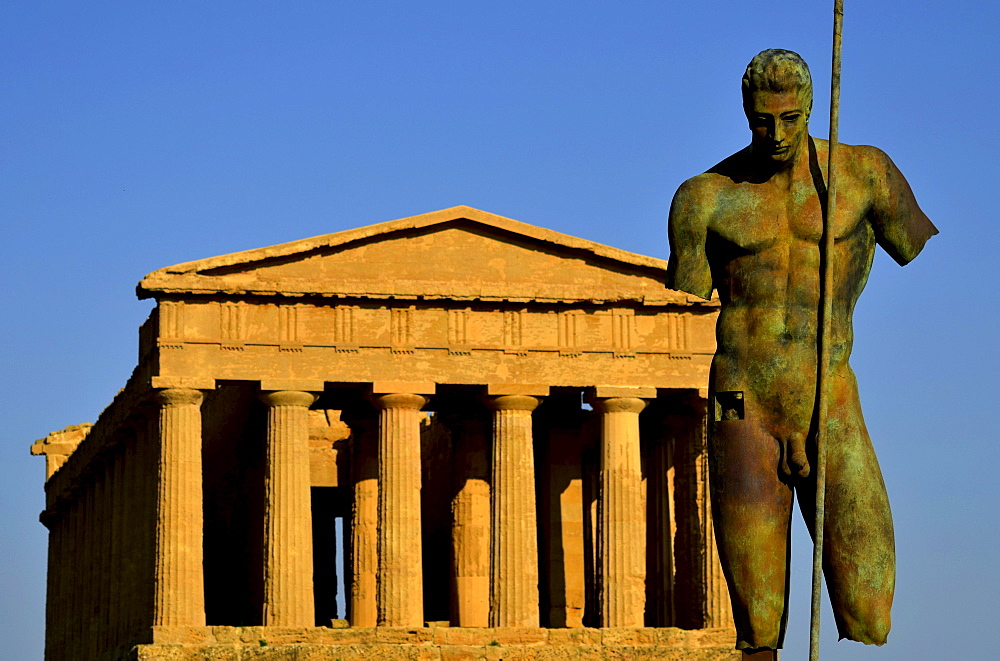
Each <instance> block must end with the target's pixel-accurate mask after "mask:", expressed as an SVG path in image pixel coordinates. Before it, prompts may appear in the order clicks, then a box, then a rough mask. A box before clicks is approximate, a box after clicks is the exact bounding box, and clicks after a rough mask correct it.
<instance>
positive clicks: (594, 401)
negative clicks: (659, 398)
mask: <svg viewBox="0 0 1000 661" xmlns="http://www.w3.org/2000/svg"><path fill="white" fill-rule="evenodd" d="M589 401H590V405H591V406H593V407H594V410H595V411H597V412H599V413H641V412H642V410H643V409H644V408H646V400H644V399H640V398H638V397H594V398H591V399H590V400H589Z"/></svg>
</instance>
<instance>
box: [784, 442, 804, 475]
mask: <svg viewBox="0 0 1000 661" xmlns="http://www.w3.org/2000/svg"><path fill="white" fill-rule="evenodd" d="M809 471H810V468H809V459H808V457H806V437H805V434H790V435H789V436H788V437H787V438H785V439H782V441H781V472H782V473H784V474H785V475H786V476H788V477H809Z"/></svg>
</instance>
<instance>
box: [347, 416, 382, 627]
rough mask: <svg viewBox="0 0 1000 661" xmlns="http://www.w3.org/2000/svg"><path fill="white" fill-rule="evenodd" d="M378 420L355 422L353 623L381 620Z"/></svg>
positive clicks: (365, 624)
mask: <svg viewBox="0 0 1000 661" xmlns="http://www.w3.org/2000/svg"><path fill="white" fill-rule="evenodd" d="M377 427H378V421H377V420H375V419H366V418H362V419H359V420H358V421H357V422H356V423H352V425H351V433H352V441H351V454H352V461H353V467H352V468H353V470H352V472H353V482H354V508H353V511H352V515H351V588H350V593H351V605H350V619H351V626H352V627H374V626H375V625H376V624H378V580H377V577H378V433H377Z"/></svg>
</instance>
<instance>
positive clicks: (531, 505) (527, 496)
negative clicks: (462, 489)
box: [490, 395, 539, 627]
mask: <svg viewBox="0 0 1000 661" xmlns="http://www.w3.org/2000/svg"><path fill="white" fill-rule="evenodd" d="M538 402H539V400H538V398H537V397H532V396H528V395H501V396H497V397H494V398H493V399H492V406H493V409H494V411H495V413H494V417H493V470H492V480H491V485H492V489H493V491H492V508H491V509H492V526H491V544H490V551H491V554H490V555H491V571H490V574H491V581H490V626H492V627H537V626H538V625H539V619H538V536H537V535H538V533H537V530H536V525H537V522H536V513H535V459H534V449H533V447H532V436H531V412H532V411H533V410H535V407H536V406H538Z"/></svg>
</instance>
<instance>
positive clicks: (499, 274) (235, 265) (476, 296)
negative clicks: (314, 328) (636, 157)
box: [138, 206, 700, 304]
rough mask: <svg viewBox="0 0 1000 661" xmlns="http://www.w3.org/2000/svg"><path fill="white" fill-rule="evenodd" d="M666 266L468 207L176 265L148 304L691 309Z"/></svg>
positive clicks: (162, 274)
mask: <svg viewBox="0 0 1000 661" xmlns="http://www.w3.org/2000/svg"><path fill="white" fill-rule="evenodd" d="M665 269H666V262H665V261H663V260H659V259H655V258H652V257H647V256H645V255H637V254H635V253H630V252H627V251H624V250H619V249H617V248H612V247H609V246H605V245H602V244H599V243H594V242H593V241H587V240H585V239H580V238H577V237H573V236H569V235H566V234H560V233H559V232H554V231H552V230H548V229H544V228H541V227H536V226H533V225H529V224H527V223H522V222H519V221H516V220H512V219H510V218H504V217H502V216H497V215H494V214H491V213H486V212H484V211H480V210H478V209H473V208H471V207H466V206H458V207H452V208H450V209H444V210H441V211H435V212H432V213H427V214H422V215H419V216H413V217H410V218H403V219H400V220H393V221H389V222H385V223H379V224H376V225H369V226H367V227H361V228H358V229H352V230H346V231H343V232H336V233H333V234H326V235H323V236H317V237H313V238H310V239H302V240H299V241H293V242H291V243H283V244H279V245H276V246H270V247H267V248H258V249H255V250H247V251H243V252H238V253H232V254H229V255H221V256H218V257H210V258H208V259H202V260H198V261H194V262H186V263H184V264H178V265H175V266H170V267H167V268H164V269H160V270H158V271H154V272H153V273H150V274H149V275H147V276H146V277H145V278H144V279H143V280H142V282H140V283H139V286H138V293H139V296H140V297H141V298H147V297H150V296H154V297H155V296H160V295H163V294H174V295H183V294H188V295H191V294H193V295H212V294H222V295H270V296H274V295H278V296H323V297H339V298H402V299H451V300H484V301H487V300H510V301H523V302H528V301H538V302H557V301H560V302H580V301H594V302H609V301H617V300H630V301H637V302H645V303H646V304H666V303H675V304H687V303H689V302H695V301H696V300H700V299H691V298H690V297H688V296H687V295H686V294H682V293H679V292H674V291H671V290H666V289H664V287H663V284H662V283H663V274H664V272H665Z"/></svg>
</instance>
